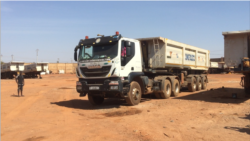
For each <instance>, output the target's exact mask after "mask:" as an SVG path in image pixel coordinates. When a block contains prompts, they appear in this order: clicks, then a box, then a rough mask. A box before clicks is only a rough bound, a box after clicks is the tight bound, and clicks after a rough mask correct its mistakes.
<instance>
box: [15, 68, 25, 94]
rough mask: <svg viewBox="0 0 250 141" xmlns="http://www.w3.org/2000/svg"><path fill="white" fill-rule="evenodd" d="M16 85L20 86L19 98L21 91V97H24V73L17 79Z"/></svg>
mask: <svg viewBox="0 0 250 141" xmlns="http://www.w3.org/2000/svg"><path fill="white" fill-rule="evenodd" d="M16 83H17V85H18V89H17V92H18V96H19V91H21V96H23V86H24V77H23V75H22V72H20V74H19V75H18V76H17V77H16Z"/></svg>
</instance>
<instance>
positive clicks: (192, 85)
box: [188, 77, 196, 92]
mask: <svg viewBox="0 0 250 141" xmlns="http://www.w3.org/2000/svg"><path fill="white" fill-rule="evenodd" d="M188 91H190V92H195V91H196V78H195V77H193V79H192V82H191V83H189V84H188Z"/></svg>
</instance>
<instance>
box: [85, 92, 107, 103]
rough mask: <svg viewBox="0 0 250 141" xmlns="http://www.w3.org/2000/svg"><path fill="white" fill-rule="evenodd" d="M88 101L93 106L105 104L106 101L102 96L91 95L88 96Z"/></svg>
mask: <svg viewBox="0 0 250 141" xmlns="http://www.w3.org/2000/svg"><path fill="white" fill-rule="evenodd" d="M88 99H89V102H90V103H91V104H92V105H100V104H102V103H103V101H104V97H101V96H94V95H91V94H88Z"/></svg>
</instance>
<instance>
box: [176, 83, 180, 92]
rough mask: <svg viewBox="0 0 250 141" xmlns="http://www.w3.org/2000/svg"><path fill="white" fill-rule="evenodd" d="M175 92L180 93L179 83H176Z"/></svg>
mask: <svg viewBox="0 0 250 141" xmlns="http://www.w3.org/2000/svg"><path fill="white" fill-rule="evenodd" d="M175 92H176V93H178V92H179V85H178V84H175Z"/></svg>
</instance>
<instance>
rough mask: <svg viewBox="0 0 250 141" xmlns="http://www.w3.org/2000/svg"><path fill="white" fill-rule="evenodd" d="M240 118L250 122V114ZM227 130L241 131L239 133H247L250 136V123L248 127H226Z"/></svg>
mask: <svg viewBox="0 0 250 141" xmlns="http://www.w3.org/2000/svg"><path fill="white" fill-rule="evenodd" d="M240 118H242V119H247V120H250V114H248V115H246V116H245V117H240ZM225 129H230V130H234V131H239V132H242V133H247V134H249V135H250V123H249V125H247V126H246V127H228V126H227V127H225Z"/></svg>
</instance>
